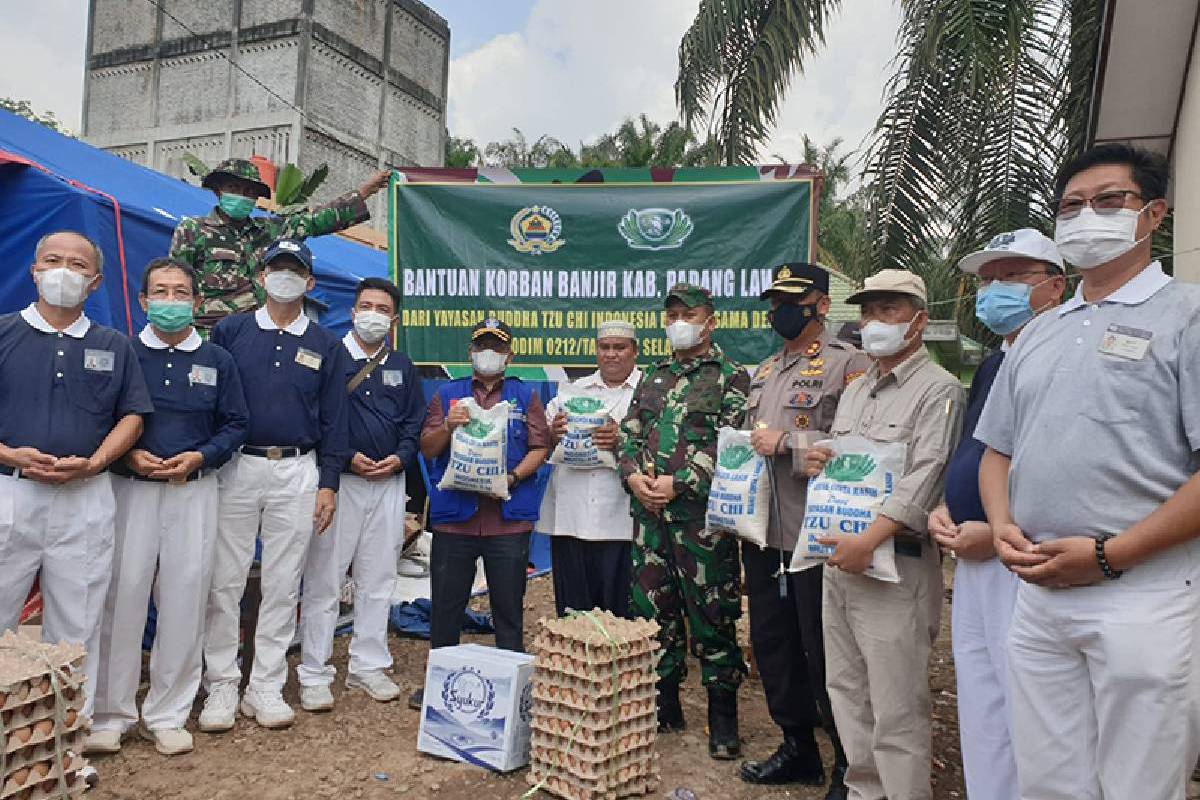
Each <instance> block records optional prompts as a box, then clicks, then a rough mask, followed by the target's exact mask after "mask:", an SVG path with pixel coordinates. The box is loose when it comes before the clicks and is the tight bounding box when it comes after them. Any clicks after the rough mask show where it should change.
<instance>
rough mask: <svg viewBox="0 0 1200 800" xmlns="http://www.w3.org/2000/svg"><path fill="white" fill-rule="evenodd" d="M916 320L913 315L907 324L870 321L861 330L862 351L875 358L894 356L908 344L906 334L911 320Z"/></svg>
mask: <svg viewBox="0 0 1200 800" xmlns="http://www.w3.org/2000/svg"><path fill="white" fill-rule="evenodd" d="M918 313H920V312H918ZM916 318H917V317H916V315H915V314H914V315H913V318H912V319H910V320H909V321H908V322H891V323H889V322H880V321H879V320H877V319H873V320H871V321H870V322H868V323H867V324H866V325H863V326H862V329H861V333H862V345H863V350H865V351H866V352H867V354H868V355H872V356H875V357H876V358H887V357H888V356H894V355H896V353H899V352H900V351H901V350H903V349H904V346H905V345H907V344H908V342H909V339H908V337H907V335H906V334H907V333H908V329H909V326H911V325H912V323H913V319H916Z"/></svg>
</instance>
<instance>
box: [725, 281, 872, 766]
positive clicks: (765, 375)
mask: <svg viewBox="0 0 1200 800" xmlns="http://www.w3.org/2000/svg"><path fill="white" fill-rule="evenodd" d="M813 290H816V291H819V292H820V293H822V294H823V295H824V296H828V294H829V273H828V272H826V271H825V270H824V269H822V268H821V267H819V266H817V265H814V264H805V263H797V264H787V265H784V266H782V267H780V268H779V269H778V270H777V271H776V274H775V280H774V282H773V283H772V284H771V288H770V289H768V290H767V291H766V292H763V299H767V298H769V297H770V296H771V295H772V294H777V295H779V296H780V297H781V299H787V298H788V297H791V298H796V297H799V298H805V296H806V295H809V294H810V292H812V291H813ZM808 299H810V300H811V299H812V298H811V297H809V298H808ZM870 364H871V361H870V359H869V358H868V357H867V355H866V354H865V353H862V352H860V351H859V350H857V349H855V348H854V347H853V346H852V345H850V344H848V343H846V342H843V341H841V340H839V339H835V338H833V337H832V336H831V335H830V333H829V331H828V330H825V329H824V327H822V328H821V331H820V334H819V335H818V337H817V338H816V340H815V341H813V342H812V343H811V345H808V346H806V347H805V348H804V349H803V350H801V351H797V352H789V351H788V350H787V349H786V348H784V349H782V350H780V351H779V352H777V353H775V354H774V355H772V356H771V357H770V358H768V359H767V360H766V361H764V362H763V363H762V364H760V365H759V367H758V369H757V370H756V371H755V373H754V376H753V377H752V378H751V382H750V396H749V400H748V402H747V419H746V423H747V427H750V428H754V427H758V426H764V427H767V428H770V429H772V430H776V431H783V432H784V433H785V434H786V445H785V447H786V450H788V451H790V452H783V453H782V454H781V455H778V456H776V457H775V458H774V460H773V466H774V471H775V486H776V489H777V491H776V502H777V504H778V508H779V514H778V515H776V513H775V507H774V505H773V506H772V509H771V516H770V525H769V527H768V532H767V547H766V548H763V549H760V548H758V547H756V546H754V545H750V544H746V545H743V547H742V564H743V566H744V567H745V570H746V577H745V581H746V594H747V596H748V600H749V610H750V643H751V646H752V647H753V649H754V659H755V663H756V664H757V665H758V669H759V672H760V673H761V675H762V682H763V691H764V692H765V693H766V696H767V708H768V709H769V711H770V712H771V718H772V719H773V720H774V721H775V724H776V725H778V726H779V727H780V728H781V729H782V730H783V733H784V737H785V746H784V748H781V751H780V754H779V758H777V759H775V761H776V762H777V763H772V762H771V761H770V760H768V761H766V762H759V763H758V764H749V765H747V766H748V767H749V772H751V773H752V774H750V775H748V774H747V770H744V771H743V776H744V777H746V779H747V780H751V781H752V782H769V783H774V782H787V781H786V780H784V777H785V776H786V773H787V772H788V771H789V768H791V769H797V770H798V769H801V768H802V766H804V767H805V770H804V771H805V772H806V774H807V775H809V776H816V775H817V774H819V773H821V771H822V769H821V757H820V753H819V752H818V751H817V744H816V740H815V739H814V738H813V735H812V729H813V727H814V726H815V725H817V724H822V723H823V725H824V727H825V731H826V733H828V734H829V738H830V740H831V741H832V743H833V746H834V754H835V759H834V763H835V772H837V773H838V776H837V777H835V784H834V785H835V786H839V785H840V771H841V769H843V768H844V766H845V754H844V753H843V752H842V747H841V742H840V740H839V739H838V736H837V730H836V728H835V726H834V724H833V712H832V710H831V709H830V707H829V695H828V694H827V693H826V691H825V646H824V638H823V634H822V630H821V584H822V568H820V567H818V568H815V569H809V570H804V571H802V572H795V573H786V568H787V565H788V564H790V563H791V558H792V550H793V549H794V548H795V546H796V540H797V538H798V537H799V531H800V527H801V524H802V523H803V520H804V508H805V495H806V492H807V488H808V479H807V478H806V477H804V474H803V456H804V451H805V449H806V448H807V447H808V446H810V445H811V444H812V443H814V442H816V441H818V440H820V439H824V438H827V437H828V435H829V434H828V431H829V428H830V426H831V425H832V423H833V417H834V413H835V412H836V411H837V404H838V400H839V399H840V398H841V396H842V391H843V389H845V387H846V386H847V385H848V384H849V383H850V382H851V381H853V380H855V379H856V378H858V377H859V376H860V375H862V373H863V372H864V371H866V369H867V368H868V367H869V366H870ZM783 449H784V448H781V450H783ZM781 575H786V577H784V578H783V580H785V581H786V586H783V585H781V582H780V576H781ZM818 710H819V712H820V713H819V715H818ZM789 762H790V763H789Z"/></svg>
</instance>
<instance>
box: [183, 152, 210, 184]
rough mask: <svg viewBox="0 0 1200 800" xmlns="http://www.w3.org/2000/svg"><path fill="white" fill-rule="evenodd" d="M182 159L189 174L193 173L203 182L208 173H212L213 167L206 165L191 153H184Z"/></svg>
mask: <svg viewBox="0 0 1200 800" xmlns="http://www.w3.org/2000/svg"><path fill="white" fill-rule="evenodd" d="M181 158H183V163H184V164H187V168H188V172H190V173H192V174H193V175H195V176H196V177H197V178H200V179H201V180H203V179H204V177H205V176H206V175H208V173H210V172H212V167H210V166H209V165H208V164H205V163H204V162H203V161H201V160H200V159H199V158H197V157H196V156H194V155H192V154H191V153H184V154H183V155H182V156H181Z"/></svg>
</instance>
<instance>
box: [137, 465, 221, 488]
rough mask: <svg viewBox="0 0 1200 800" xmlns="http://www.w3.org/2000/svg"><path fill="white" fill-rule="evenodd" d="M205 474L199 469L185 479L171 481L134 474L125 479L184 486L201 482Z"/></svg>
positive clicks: (172, 479)
mask: <svg viewBox="0 0 1200 800" xmlns="http://www.w3.org/2000/svg"><path fill="white" fill-rule="evenodd" d="M205 474H206V473H205V471H204V470H202V469H198V470H196V471H195V472H190V473H188V475H187V476H186V477H183V478H170V479H168V478H151V477H149V476H148V475H138V474H137V473H134V472H131V473H130V474H129V475H126V476H125V477H127V478H133V479H134V480H135V481H142V482H144V483H169V484H171V485H172V486H182V485H183V484H185V483H191V482H192V481H198V480H200V479H201V478H203V477H204V475H205Z"/></svg>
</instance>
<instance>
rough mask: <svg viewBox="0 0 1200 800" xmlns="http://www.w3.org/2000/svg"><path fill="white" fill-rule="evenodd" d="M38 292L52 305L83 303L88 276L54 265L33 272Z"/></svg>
mask: <svg viewBox="0 0 1200 800" xmlns="http://www.w3.org/2000/svg"><path fill="white" fill-rule="evenodd" d="M34 276H35V277H36V279H37V286H38V293H39V294H40V295H41V296H42V299H43V300H45V301H46V302H47V303H49V304H50V305H52V306H57V307H58V308H75V307H76V306H81V305H83V301H84V300H86V299H87V296H88V282H89V281H88V278H87V277H86V276H84V275H80V274H79V273H78V272H76V271H75V270H72V269H67V268H66V267H54V268H53V269H44V270H41V271H39V272H35V273H34Z"/></svg>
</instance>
